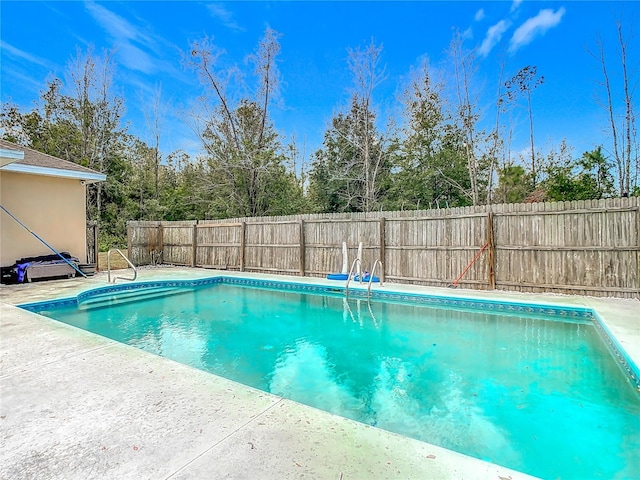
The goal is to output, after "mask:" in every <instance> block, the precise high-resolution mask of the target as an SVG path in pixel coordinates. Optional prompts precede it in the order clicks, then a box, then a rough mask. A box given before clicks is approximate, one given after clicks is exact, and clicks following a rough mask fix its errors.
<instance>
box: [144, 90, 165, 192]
mask: <svg viewBox="0 0 640 480" xmlns="http://www.w3.org/2000/svg"><path fill="white" fill-rule="evenodd" d="M142 103H143V106H144V107H143V115H144V119H145V123H146V124H147V129H148V130H149V135H150V136H151V155H152V157H153V158H152V159H151V160H152V165H153V182H154V197H155V199H156V200H157V199H158V183H159V177H160V163H161V162H162V154H161V153H160V134H161V130H162V125H161V122H162V117H164V114H165V109H164V108H163V106H162V86H161V85H157V86H156V88H155V91H154V95H153V100H152V102H151V103H150V104H147V103H146V102H145V101H144V99H143V102H142ZM147 105H149V106H148V107H147Z"/></svg>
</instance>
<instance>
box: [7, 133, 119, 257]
mask: <svg viewBox="0 0 640 480" xmlns="http://www.w3.org/2000/svg"><path fill="white" fill-rule="evenodd" d="M0 157H1V160H2V162H1V163H0V204H1V205H2V207H4V208H5V209H6V210H8V211H9V212H11V214H12V215H13V216H15V217H16V218H17V219H18V220H20V221H21V222H22V223H24V224H25V225H26V226H27V227H28V228H29V230H31V231H32V232H34V233H36V234H37V235H38V236H39V237H40V238H42V239H43V240H44V241H45V242H47V243H48V244H49V245H51V246H52V247H53V248H54V249H55V250H57V251H58V252H69V253H70V254H71V255H73V256H74V257H78V259H79V260H80V262H82V263H84V262H86V261H87V226H86V225H87V220H86V219H87V217H86V192H87V191H86V185H87V184H89V183H93V182H98V181H104V180H105V179H106V176H105V175H103V174H101V173H99V172H96V171H94V170H91V169H89V168H86V167H83V166H81V165H76V164H75V163H73V162H68V161H66V160H62V159H59V158H56V157H52V156H50V155H46V154H43V153H40V152H37V151H36V150H32V149H29V148H26V147H22V146H19V145H16V144H13V143H11V142H7V141H5V140H0ZM52 253H53V252H52V251H51V250H50V249H49V248H48V247H47V246H46V245H45V244H43V243H42V242H40V241H39V240H38V239H37V238H36V237H35V236H34V235H32V234H31V233H30V232H29V231H27V230H26V229H25V228H24V227H22V226H21V225H20V224H19V223H18V222H16V221H15V220H14V219H13V218H11V216H10V215H9V214H7V213H6V212H5V211H4V210H2V209H0V266H3V267H6V266H11V265H13V264H14V263H15V262H16V260H18V259H20V258H23V257H35V256H39V255H49V254H52Z"/></svg>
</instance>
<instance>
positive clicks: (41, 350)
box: [0, 268, 640, 480]
mask: <svg viewBox="0 0 640 480" xmlns="http://www.w3.org/2000/svg"><path fill="white" fill-rule="evenodd" d="M218 274H223V275H236V276H250V277H256V278H262V279H279V280H285V279H286V280H290V281H294V282H296V281H301V278H300V277H283V276H273V275H259V274H253V273H251V274H248V273H238V272H226V271H225V272H218V271H213V270H203V269H189V268H157V269H141V270H140V272H139V280H141V281H145V280H163V279H187V278H205V277H211V276H215V275H218ZM304 281H305V282H311V283H319V284H327V285H333V286H336V285H343V283H344V282H330V281H327V280H324V279H315V278H305V279H304ZM104 285H107V277H106V274H98V275H96V276H94V277H90V278H87V279H70V280H57V281H49V282H38V283H32V284H24V285H11V286H5V285H3V286H2V287H1V288H0V389H1V390H0V434H1V435H0V478H12V479H20V478H38V479H58V478H60V479H75V478H78V479H80V478H82V479H89V478H100V479H104V478H117V479H147V478H148V479H167V478H172V479H192V478H194V479H198V478H238V479H241V478H246V479H272V478H273V479H276V478H277V479H285V478H296V479H297V478H311V479H336V480H340V479H342V480H346V479H378V478H399V479H412V478H415V479H463V478H467V479H485V478H486V479H496V480H499V479H501V478H502V479H512V480H515V479H525V478H531V477H528V476H527V475H525V474H522V473H519V472H515V471H513V470H509V469H507V468H504V467H500V466H498V465H494V464H491V463H487V462H483V461H481V460H477V459H474V458H471V457H467V456H465V455H461V454H458V453H455V452H452V451H449V450H445V449H443V448H440V447H436V446H433V445H430V444H427V443H424V442H419V441H416V440H412V439H410V438H406V437H402V436H399V435H395V434H393V433H389V432H386V431H383V430H380V429H377V428H373V427H369V426H367V425H363V424H360V423H357V422H354V421H351V420H347V419H344V418H342V417H338V416H335V415H332V414H329V413H326V412H323V411H320V410H317V409H314V408H311V407H307V406H304V405H301V404H299V403H296V402H293V401H290V400H286V399H282V398H279V397H276V396H273V395H270V394H268V393H265V392H262V391H259V390H256V389H253V388H250V387H246V386H244V385H241V384H238V383H235V382H232V381H229V380H226V379H223V378H221V377H217V376H215V375H211V374H208V373H206V372H202V371H200V370H196V369H193V368H190V367H187V366H184V365H181V364H178V363H176V362H173V361H171V360H168V359H165V358H162V357H158V356H155V355H152V354H149V353H146V352H143V351H141V350H137V349H135V348H133V347H129V346H127V345H123V344H120V343H117V342H114V341H112V340H109V339H106V338H104V337H100V336H97V335H94V334H92V333H89V332H85V331H83V330H79V329H77V328H74V327H70V326H67V325H65V324H62V323H59V322H56V321H55V320H51V319H48V318H45V317H42V316H39V315H35V314H33V313H30V312H27V311H24V310H22V309H19V308H16V307H14V305H17V304H21V303H26V302H33V301H40V300H49V299H54V298H65V297H71V296H75V295H77V294H78V293H80V292H82V291H85V290H88V289H91V288H96V287H100V286H104ZM375 288H381V289H385V290H393V291H400V292H408V293H422V294H434V295H444V296H461V297H467V298H468V297H472V298H490V299H494V300H505V301H516V302H526V303H536V304H554V305H567V306H584V307H589V308H593V309H595V310H596V311H597V312H598V314H599V315H600V317H601V318H602V319H603V320H604V321H605V323H606V325H607V327H608V328H609V330H610V331H611V332H612V333H613V334H614V335H615V336H616V338H617V340H618V342H619V343H620V345H621V346H622V347H623V348H624V349H625V351H626V353H627V355H628V356H629V358H630V359H631V360H632V361H634V362H635V364H636V365H640V302H639V301H637V300H620V299H598V298H589V297H570V296H564V295H540V294H519V293H512V292H495V291H494V292H483V291H470V290H450V289H442V288H431V287H417V286H408V285H398V284H394V285H390V284H389V285H387V284H385V286H384V287H375Z"/></svg>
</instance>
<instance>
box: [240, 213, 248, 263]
mask: <svg viewBox="0 0 640 480" xmlns="http://www.w3.org/2000/svg"><path fill="white" fill-rule="evenodd" d="M246 233H247V222H241V223H240V271H241V272H244V250H245V242H246V240H245V238H246Z"/></svg>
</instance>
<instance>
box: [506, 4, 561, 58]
mask: <svg viewBox="0 0 640 480" xmlns="http://www.w3.org/2000/svg"><path fill="white" fill-rule="evenodd" d="M564 13H565V9H564V7H560V8H559V9H558V11H557V12H554V11H553V10H552V9H550V8H547V9H544V10H540V11H539V12H538V15H536V16H535V17H531V18H529V19H528V20H527V21H525V22H524V23H523V24H522V25H520V26H519V27H518V28H517V29H516V31H515V32H513V36H512V37H511V41H510V44H509V51H510V52H515V51H516V50H518V49H519V48H520V47H523V46H524V45H528V44H529V43H531V42H532V41H533V39H534V38H535V37H537V36H539V35H544V34H545V33H546V32H547V30H549V29H550V28H552V27H555V26H556V25H558V24H559V23H560V21H561V20H562V16H563V15H564Z"/></svg>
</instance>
